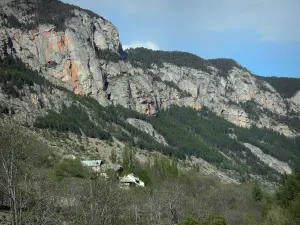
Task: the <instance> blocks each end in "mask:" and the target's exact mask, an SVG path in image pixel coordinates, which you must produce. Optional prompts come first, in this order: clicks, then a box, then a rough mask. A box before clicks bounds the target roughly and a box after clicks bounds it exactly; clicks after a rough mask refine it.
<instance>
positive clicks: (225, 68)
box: [207, 58, 247, 77]
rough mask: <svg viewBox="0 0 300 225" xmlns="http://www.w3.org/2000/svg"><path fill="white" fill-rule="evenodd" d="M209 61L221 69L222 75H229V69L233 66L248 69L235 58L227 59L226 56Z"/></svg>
mask: <svg viewBox="0 0 300 225" xmlns="http://www.w3.org/2000/svg"><path fill="white" fill-rule="evenodd" d="M207 62H208V63H209V64H211V65H212V66H214V67H216V68H217V69H218V70H219V71H220V74H219V75H220V76H222V77H227V75H228V72H229V70H231V69H232V68H233V67H236V68H238V69H243V70H247V69H246V68H244V67H242V66H241V65H239V64H238V63H237V62H236V61H234V60H233V59H225V58H219V59H208V60H207Z"/></svg>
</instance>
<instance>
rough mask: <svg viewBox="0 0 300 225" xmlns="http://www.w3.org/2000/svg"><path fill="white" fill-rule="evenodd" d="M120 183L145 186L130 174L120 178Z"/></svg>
mask: <svg viewBox="0 0 300 225" xmlns="http://www.w3.org/2000/svg"><path fill="white" fill-rule="evenodd" d="M120 182H121V183H135V184H137V185H138V186H142V187H144V186H145V184H144V182H143V181H141V180H140V179H139V178H138V177H135V176H134V175H133V174H132V173H131V174H128V175H126V176H124V177H121V178H120Z"/></svg>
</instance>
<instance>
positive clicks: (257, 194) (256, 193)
mask: <svg viewBox="0 0 300 225" xmlns="http://www.w3.org/2000/svg"><path fill="white" fill-rule="evenodd" d="M252 197H253V199H254V200H255V201H256V202H260V201H261V200H262V199H263V193H262V190H261V188H260V187H259V185H258V184H255V185H254V186H253V188H252Z"/></svg>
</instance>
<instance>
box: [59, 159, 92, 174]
mask: <svg viewBox="0 0 300 225" xmlns="http://www.w3.org/2000/svg"><path fill="white" fill-rule="evenodd" d="M54 173H55V175H56V176H57V177H78V178H85V177H87V175H88V171H87V170H86V168H84V167H83V166H82V164H81V162H80V160H71V159H68V160H63V161H62V162H61V163H58V164H57V165H56V166H55V167H54Z"/></svg>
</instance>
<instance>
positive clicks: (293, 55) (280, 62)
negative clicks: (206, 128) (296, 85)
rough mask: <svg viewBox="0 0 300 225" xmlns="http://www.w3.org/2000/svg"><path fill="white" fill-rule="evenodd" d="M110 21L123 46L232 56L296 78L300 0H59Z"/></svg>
mask: <svg viewBox="0 0 300 225" xmlns="http://www.w3.org/2000/svg"><path fill="white" fill-rule="evenodd" d="M63 1H64V2H68V3H71V4H74V5H79V6H80V7H82V8H86V9H90V10H92V11H94V12H96V13H98V14H99V15H101V16H103V17H105V18H106V19H108V20H109V21H111V22H112V23H113V24H114V25H115V26H116V27H117V28H118V30H119V33H120V39H121V42H122V44H123V46H124V47H140V46H142V47H148V48H152V49H160V50H177V51H187V52H191V53H194V54H196V55H198V56H200V57H202V58H232V59H234V60H236V61H237V62H239V63H240V64H242V65H243V66H245V67H247V68H248V69H249V70H250V71H252V72H253V73H255V74H257V75H262V76H286V77H299V78H300V13H299V12H300V0H149V1H145V0H63Z"/></svg>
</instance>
